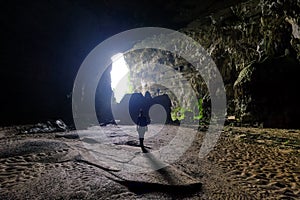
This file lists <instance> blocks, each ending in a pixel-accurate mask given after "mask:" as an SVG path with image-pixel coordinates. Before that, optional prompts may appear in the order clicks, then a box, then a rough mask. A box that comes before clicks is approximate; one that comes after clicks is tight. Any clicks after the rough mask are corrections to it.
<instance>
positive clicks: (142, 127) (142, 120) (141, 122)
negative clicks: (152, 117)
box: [136, 109, 148, 153]
mask: <svg viewBox="0 0 300 200" xmlns="http://www.w3.org/2000/svg"><path fill="white" fill-rule="evenodd" d="M147 125H148V120H147V118H146V117H145V116H144V113H143V110H142V109H141V110H140V113H139V116H138V118H137V127H136V130H137V132H138V133H139V139H140V146H141V148H142V151H143V152H144V153H147V150H146V148H145V147H144V135H145V132H146V131H148V126H147Z"/></svg>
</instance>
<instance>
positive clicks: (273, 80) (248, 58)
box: [125, 0, 300, 128]
mask: <svg viewBox="0 0 300 200" xmlns="http://www.w3.org/2000/svg"><path fill="white" fill-rule="evenodd" d="M299 8H300V5H299V1H276V2H273V1H269V0H262V1H259V0H250V1H247V2H244V3H240V4H237V5H234V6H231V7H229V8H226V9H223V10H220V11H218V12H215V13H213V14H211V15H210V16H207V17H204V18H199V19H197V20H195V21H193V22H192V23H190V24H189V25H188V26H187V27H185V28H183V29H180V32H182V33H185V34H187V35H188V36H190V37H192V38H193V39H194V40H196V41H197V42H199V43H200V44H201V45H202V46H203V47H204V48H205V49H206V51H207V52H208V53H209V55H210V56H211V57H212V58H213V60H214V62H215V63H216V65H217V67H218V69H219V71H220V73H221V74H222V78H223V81H224V84H225V88H226V95H227V106H228V110H227V114H228V116H229V115H234V116H236V117H237V119H238V120H239V121H240V122H241V123H242V124H244V125H245V124H249V125H255V124H259V125H262V126H264V127H281V128H283V127H299V123H297V116H298V115H299V114H300V106H299V104H298V103H297V102H298V101H297V99H298V98H297V92H296V91H297V85H298V83H299V81H297V75H298V74H299V72H300V66H299V58H300V52H299V51H300V48H299V45H300V44H299V39H300V34H299V33H300V28H299V25H298V24H299V20H300V18H299V16H300V15H299ZM157 39H158V40H159V37H158V38H157ZM161 42H164V41H161ZM137 45H138V44H137ZM125 59H126V61H127V64H128V66H129V68H130V69H131V79H132V80H131V81H132V84H133V85H136V86H140V87H142V84H141V82H140V78H139V77H145V76H148V77H156V80H157V77H158V79H164V78H166V77H164V75H163V74H162V73H161V71H155V63H159V64H162V65H165V66H170V67H172V68H173V69H175V70H177V71H178V72H179V73H180V74H181V75H182V76H183V77H184V78H185V79H187V80H188V81H189V83H190V84H191V85H192V87H193V88H194V92H195V93H196V94H197V98H202V99H203V102H209V94H208V92H207V89H206V86H205V84H204V82H203V80H202V79H201V74H197V73H195V71H194V70H193V66H191V64H190V63H188V62H186V61H185V60H184V59H182V58H180V57H179V58H178V57H176V55H172V53H170V52H163V51H160V50H153V49H145V50H138V51H134V52H129V53H127V54H126V55H125ZM145 61H147V66H148V67H149V68H150V69H147V66H145V65H144V66H143V70H142V68H141V63H143V62H145ZM166 69H167V68H166ZM145 71H146V72H145ZM147 73H148V74H147ZM149 73H150V74H149ZM159 77H161V78H159ZM177 80H178V79H175V78H173V79H172V81H174V84H175V85H176V84H177V83H175V82H176V81H177ZM151 81H152V82H151ZM143 86H146V88H145V89H147V90H150V91H152V93H154V92H155V88H156V86H155V83H153V78H151V80H150V79H147V78H145V79H144V83H143ZM177 86H178V87H177V88H178V90H180V89H181V87H180V85H177ZM137 88H138V87H137ZM180 97H181V98H185V99H186V101H188V98H189V97H190V95H189V94H182V95H180ZM170 98H171V101H172V104H176V102H177V100H176V98H174V97H172V95H170ZM177 98H178V97H177ZM183 101H184V100H183ZM204 109H205V110H207V109H209V103H208V106H205V108H204ZM205 112H206V113H209V111H205Z"/></svg>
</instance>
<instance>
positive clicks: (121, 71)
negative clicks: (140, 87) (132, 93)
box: [110, 53, 129, 103]
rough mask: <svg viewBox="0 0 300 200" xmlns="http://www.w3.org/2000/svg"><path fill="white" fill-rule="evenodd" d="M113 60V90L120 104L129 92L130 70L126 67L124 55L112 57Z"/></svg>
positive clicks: (111, 73) (119, 54)
mask: <svg viewBox="0 0 300 200" xmlns="http://www.w3.org/2000/svg"><path fill="white" fill-rule="evenodd" d="M111 60H112V70H111V72H110V76H111V88H112V90H113V91H114V94H115V98H116V101H117V102H118V103H119V102H120V101H121V99H122V98H123V96H124V95H125V94H126V93H127V92H128V88H129V87H128V85H129V84H128V72H129V69H128V67H127V66H126V62H125V60H124V56H123V54H122V53H118V54H116V55H114V56H113V57H111Z"/></svg>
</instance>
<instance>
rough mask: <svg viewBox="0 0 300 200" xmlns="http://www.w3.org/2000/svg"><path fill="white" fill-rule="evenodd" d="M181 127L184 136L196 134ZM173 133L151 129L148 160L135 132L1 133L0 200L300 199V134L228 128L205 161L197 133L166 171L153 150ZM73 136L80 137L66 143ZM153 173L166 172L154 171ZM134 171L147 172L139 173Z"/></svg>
mask: <svg viewBox="0 0 300 200" xmlns="http://www.w3.org/2000/svg"><path fill="white" fill-rule="evenodd" d="M181 128H182V131H183V133H184V134H185V135H186V134H188V133H193V132H195V131H196V130H195V128H192V127H190V128H188V127H181ZM178 130H179V129H178V126H159V125H152V126H150V127H149V132H148V133H147V134H146V136H147V137H146V140H145V145H146V148H147V149H148V151H149V153H146V154H143V153H142V152H141V149H140V147H139V146H138V145H137V144H138V142H137V139H136V135H137V134H136V132H135V127H133V126H119V127H117V126H107V127H91V128H89V129H88V130H81V131H71V132H67V133H36V134H21V135H20V134H19V133H18V131H16V129H15V127H9V128H2V129H1V131H0V143H1V149H0V150H1V151H0V152H1V154H0V160H1V164H0V182H1V185H0V197H1V199H24V198H28V199H29V198H30V199H299V198H300V185H299V181H300V180H299V179H300V174H299V172H300V168H299V163H300V160H299V153H300V143H299V134H300V132H299V131H298V130H284V129H281V130H280V129H257V128H240V127H226V128H225V129H224V132H223V133H222V134H221V137H220V139H219V141H218V143H217V145H216V146H215V148H214V149H213V150H212V151H211V152H210V153H209V155H208V156H207V157H205V158H203V159H200V158H199V156H198V152H199V149H200V146H201V145H202V141H203V137H204V136H205V132H197V131H196V136H195V138H194V140H193V143H192V145H191V146H189V147H188V146H187V148H186V151H185V152H184V153H183V155H182V156H180V157H179V158H178V159H177V160H176V161H175V162H172V163H170V164H169V165H168V166H164V164H163V163H164V162H163V161H162V160H161V158H160V157H159V156H158V155H157V154H156V151H157V150H159V149H163V147H165V146H166V145H167V144H168V143H169V142H170V141H171V140H172V139H173V138H174V136H175V135H176V134H178V133H179V134H181V133H180V132H178ZM57 134H59V135H60V136H66V137H56V135H57ZM74 135H78V136H79V138H76V137H69V136H74ZM125 155H126V156H125ZM170 155H171V154H170ZM135 159H137V160H136V161H138V162H135V161H134V160H135ZM165 164H167V162H165ZM126 166H127V167H126ZM157 166H160V167H161V166H163V167H162V168H160V169H158V170H153V169H155V168H157ZM139 169H143V170H145V169H149V170H146V171H144V172H139V173H137V171H136V170H139ZM151 169H152V170H151Z"/></svg>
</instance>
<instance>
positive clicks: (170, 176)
mask: <svg viewBox="0 0 300 200" xmlns="http://www.w3.org/2000/svg"><path fill="white" fill-rule="evenodd" d="M144 155H145V157H146V158H147V159H148V160H149V163H150V165H151V167H152V168H153V169H159V170H156V171H155V172H156V173H157V174H158V176H160V177H162V178H163V179H164V180H165V181H166V182H167V183H151V182H144V181H132V180H126V179H124V178H122V177H120V176H118V175H115V174H112V175H113V176H115V177H117V178H118V179H119V180H116V179H114V178H111V177H108V178H109V179H112V180H113V181H115V182H117V183H119V184H121V185H123V186H125V187H127V188H128V190H129V191H131V192H133V193H135V194H138V195H141V194H147V193H158V192H159V193H164V194H168V195H170V196H171V197H173V198H175V199H176V198H183V197H189V196H192V195H194V194H195V193H198V192H200V190H201V188H202V183H200V182H196V183H190V184H189V183H188V184H182V181H180V180H179V178H178V175H177V176H176V175H175V172H174V170H171V169H170V167H168V166H167V167H166V166H165V164H163V163H162V162H161V161H159V160H157V159H156V158H155V157H154V155H153V154H151V153H149V151H148V150H147V153H145V154H144ZM161 166H164V167H163V168H161ZM158 179H159V177H158Z"/></svg>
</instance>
